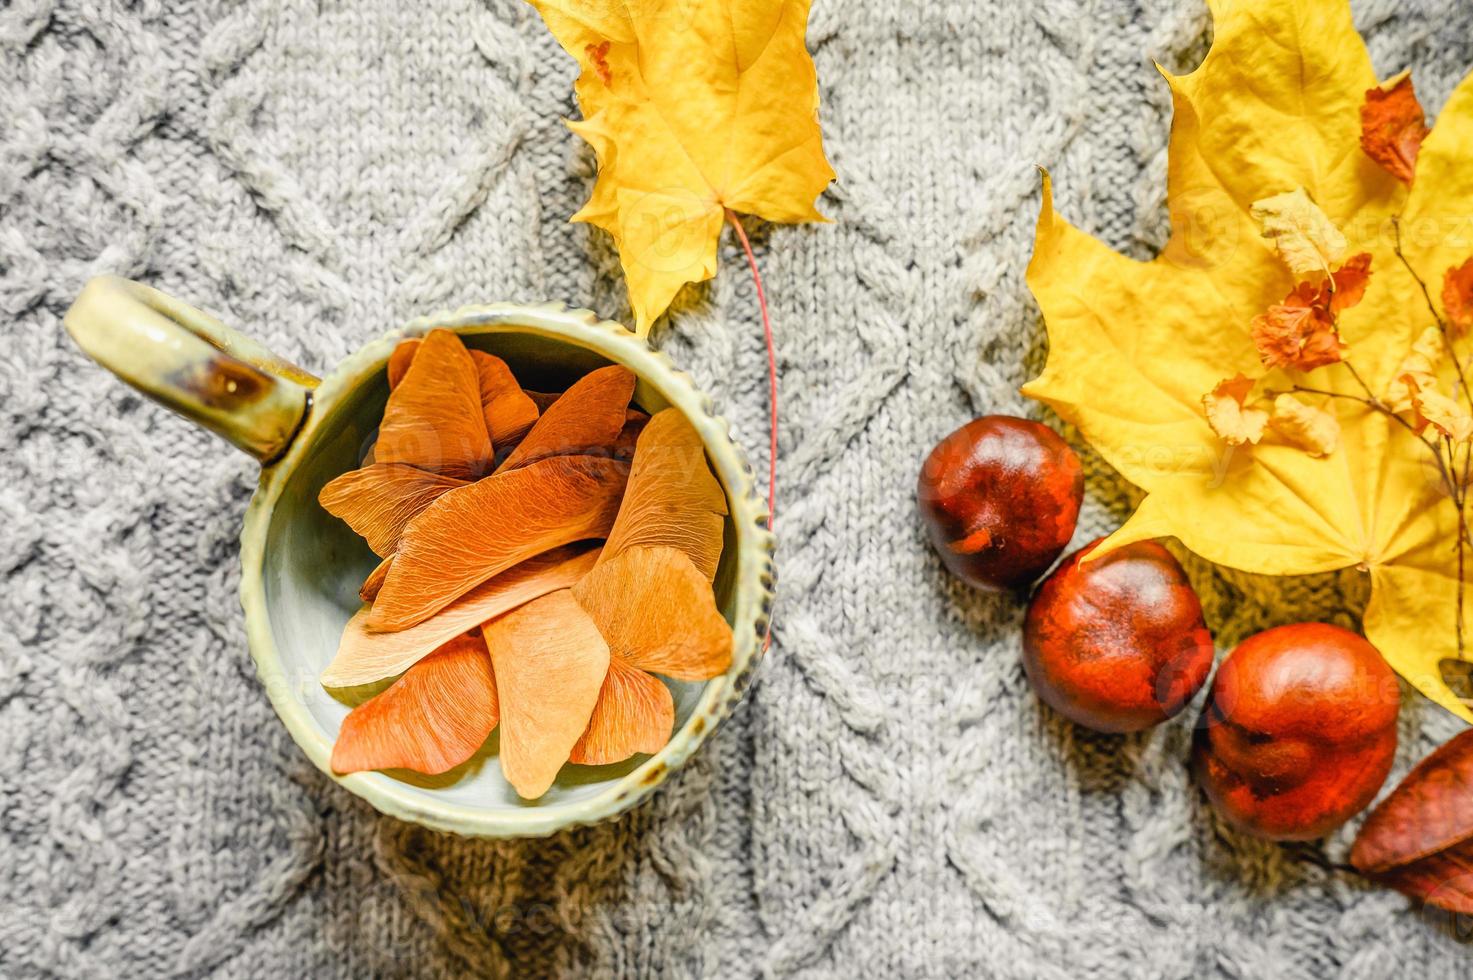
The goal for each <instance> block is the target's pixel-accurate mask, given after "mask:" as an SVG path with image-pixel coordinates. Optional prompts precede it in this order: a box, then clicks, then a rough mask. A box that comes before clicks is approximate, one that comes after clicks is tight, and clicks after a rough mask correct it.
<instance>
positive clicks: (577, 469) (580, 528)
mask: <svg viewBox="0 0 1473 980" xmlns="http://www.w3.org/2000/svg"><path fill="white" fill-rule="evenodd" d="M628 472H629V465H628V464H627V463H621V462H619V461H618V460H613V459H604V458H601V457H593V456H553V457H550V458H548V459H543V460H539V461H538V462H536V463H532V464H531V465H529V466H525V467H522V468H521V469H516V470H511V471H510V472H506V473H498V474H497V475H495V476H491V477H487V478H486V479H483V480H480V481H478V482H476V483H472V484H469V485H468V486H464V487H458V488H456V489H454V490H451V491H450V492H449V493H446V494H444V495H443V496H441V497H440V499H439V500H437V501H435V502H434V503H433V504H431V505H430V506H429V507H428V508H426V509H425V511H424V512H423V513H421V514H420V515H419V516H418V517H416V518H415V519H414V520H412V521H410V522H409V525H408V526H407V527H406V528H405V529H404V534H403V535H402V536H401V537H400V539H399V551H398V554H397V555H396V556H395V557H394V564H393V566H392V567H391V568H390V569H389V574H388V577H387V578H386V579H385V580H384V585H383V588H382V589H381V590H380V591H379V594H378V598H377V599H376V600H375V601H374V604H373V612H372V613H371V614H370V616H369V620H368V624H369V626H370V627H371V628H373V629H377V630H385V631H393V630H401V629H406V628H408V627H410V626H413V625H414V624H416V623H419V622H423V621H424V620H426V619H428V618H429V617H430V616H433V615H434V614H435V613H437V612H439V611H440V610H441V609H444V608H445V607H446V606H448V605H450V603H452V602H454V601H455V600H456V599H458V598H460V597H461V596H463V595H465V594H466V593H467V592H469V591H470V590H471V589H473V588H475V587H476V586H477V585H480V584H481V583H482V582H484V581H486V580H487V579H489V578H490V577H491V576H493V575H496V574H497V573H499V572H503V571H505V570H506V569H508V568H510V567H512V566H513V565H515V564H517V563H518V562H520V561H525V560H526V559H528V558H531V557H532V556H533V555H537V554H541V553H542V552H544V551H548V550H551V549H552V548H555V547H557V546H558V545H564V544H571V543H572V542H574V541H582V540H585V539H589V538H601V537H604V536H605V535H607V534H608V533H609V529H610V528H611V527H613V524H614V516H615V515H616V514H617V513H618V508H619V501H620V498H621V496H622V494H623V492H624V481H625V479H626V476H627V474H628Z"/></svg>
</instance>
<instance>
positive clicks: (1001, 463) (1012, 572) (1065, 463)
mask: <svg viewBox="0 0 1473 980" xmlns="http://www.w3.org/2000/svg"><path fill="white" fill-rule="evenodd" d="M1083 498H1084V471H1083V469H1082V467H1081V466H1080V465H1079V457H1077V456H1076V455H1074V451H1073V450H1072V449H1070V448H1069V446H1068V444H1066V443H1065V442H1064V440H1062V439H1060V438H1059V437H1058V435H1057V434H1055V433H1054V431H1053V430H1052V429H1050V428H1048V426H1045V425H1041V424H1039V423H1038V422H1034V421H1031V420H1029V419H1020V418H1013V417H1012V416H1007V415H987V416H984V417H982V418H979V419H974V420H973V421H971V422H968V423H967V424H966V425H964V426H962V427H961V428H960V429H957V430H956V431H955V432H953V433H952V434H951V435H949V436H947V437H946V438H945V439H942V440H941V442H939V443H937V445H936V448H934V449H932V450H931V453H930V455H929V456H927V457H926V462H925V464H924V465H923V466H922V467H921V474H920V479H919V480H918V481H917V486H916V501H917V504H918V505H919V507H920V511H921V516H922V518H923V519H924V521H925V525H926V530H927V532H928V533H929V534H930V538H931V543H932V544H933V545H934V546H935V548H936V551H937V552H938V553H939V554H940V555H941V560H942V562H943V563H944V564H945V565H946V567H947V568H948V569H950V570H951V572H952V573H953V574H954V575H956V576H957V577H958V578H960V579H962V581H964V582H966V583H967V584H968V585H971V586H974V587H976V588H979V589H987V590H994V591H995V590H1003V589H1009V588H1017V587H1020V586H1024V585H1027V584H1028V583H1030V582H1032V581H1033V580H1034V579H1036V578H1038V576H1039V575H1041V574H1043V572H1044V571H1045V570H1046V569H1047V568H1048V567H1049V565H1051V564H1053V562H1054V559H1056V558H1057V557H1058V556H1059V554H1060V553H1061V552H1062V551H1063V550H1064V547H1065V545H1067V544H1068V543H1069V539H1070V537H1072V536H1073V534H1074V524H1075V522H1076V521H1077V520H1078V518H1079V504H1080V502H1081V501H1082V500H1083Z"/></svg>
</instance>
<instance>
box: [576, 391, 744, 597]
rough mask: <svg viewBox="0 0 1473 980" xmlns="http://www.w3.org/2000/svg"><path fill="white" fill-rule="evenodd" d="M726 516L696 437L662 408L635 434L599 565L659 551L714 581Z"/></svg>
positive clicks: (676, 415)
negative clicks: (678, 555)
mask: <svg viewBox="0 0 1473 980" xmlns="http://www.w3.org/2000/svg"><path fill="white" fill-rule="evenodd" d="M726 511H727V508H726V494H725V493H724V492H723V491H722V489H721V484H720V483H718V482H717V481H716V477H715V476H714V475H713V474H712V473H711V467H710V465H709V464H708V463H707V462H706V446H705V444H704V443H702V442H701V436H700V434H699V433H698V432H696V430H695V427H694V426H693V425H691V423H690V419H688V418H686V417H685V416H684V415H683V414H681V412H680V411H678V410H677V409H674V408H667V409H665V410H664V411H662V412H657V413H656V414H655V416H654V418H652V419H650V421H649V422H648V423H647V424H646V425H645V426H644V428H643V431H641V432H640V434H639V439H638V442H636V443H635V447H634V462H633V464H632V465H631V466H630V468H629V486H628V488H627V489H626V490H625V491H624V501H623V503H621V504H620V505H619V516H618V517H617V518H616V519H615V520H614V526H613V529H612V530H610V531H609V539H608V541H607V542H606V544H605V546H604V553H603V556H602V557H601V558H600V559H599V560H600V561H601V562H604V561H611V560H613V559H614V558H617V557H618V556H619V555H621V554H623V553H624V552H625V551H626V550H627V549H629V548H634V547H637V546H642V545H649V546H660V545H664V546H669V547H672V548H677V549H679V550H680V551H682V552H684V553H685V555H686V556H687V557H688V558H690V560H691V561H692V562H693V563H694V564H695V566H696V568H698V569H700V571H701V574H703V575H704V576H705V577H706V581H707V582H710V581H713V580H714V579H715V578H716V566H717V563H718V562H719V561H720V560H721V547H722V531H723V527H724V525H725V518H726Z"/></svg>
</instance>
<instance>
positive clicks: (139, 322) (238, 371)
mask: <svg viewBox="0 0 1473 980" xmlns="http://www.w3.org/2000/svg"><path fill="white" fill-rule="evenodd" d="M63 322H64V323H65V324H66V328H67V332H68V333H70V334H71V335H72V339H73V340H75V341H76V342H77V346H79V347H81V348H82V350H83V351H84V352H86V353H87V355H88V356H89V357H91V358H92V359H93V360H95V361H96V362H97V363H99V364H101V365H102V366H103V367H105V368H107V369H108V370H109V371H111V372H113V373H114V374H116V375H117V376H118V377H120V378H122V379H123V380H124V381H126V382H128V383H129V384H130V385H132V386H133V387H134V388H137V389H138V390H139V391H141V392H143V393H144V394H145V395H147V396H148V397H150V398H152V399H153V400H154V401H157V402H159V403H160V404H162V405H164V406H166V407H168V408H171V409H173V410H174V411H175V412H178V413H179V414H180V415H182V416H184V417H185V418H187V419H189V420H191V421H193V422H197V423H199V424H200V425H202V426H204V427H205V428H207V429H209V430H210V431H212V432H215V433H218V434H219V435H221V436H224V437H225V438H226V439H227V440H229V441H230V442H231V443H232V444H234V445H235V446H237V447H239V448H240V449H243V450H245V451H246V452H248V453H250V454H251V455H252V456H254V457H255V458H256V459H258V460H260V461H261V463H262V465H265V464H267V463H270V462H272V461H274V460H276V459H277V458H279V457H280V456H281V455H282V454H283V453H285V452H286V450H287V447H288V446H290V445H291V442H292V439H293V438H294V437H295V436H296V434H297V432H298V431H299V430H300V429H301V427H302V423H303V422H304V421H305V420H306V418H307V412H308V410H309V409H310V407H311V404H312V389H314V388H316V387H317V384H318V380H317V378H315V377H313V376H312V375H310V374H308V373H307V372H306V371H303V370H302V369H301V368H299V367H297V366H296V365H295V364H292V363H291V362H290V361H286V360H283V359H282V358H280V357H277V356H276V355H275V354H273V353H271V352H270V351H268V350H267V349H266V348H264V347H262V346H261V345H260V344H258V343H256V342H255V341H254V340H251V339H250V338H249V337H245V336H242V335H241V334H238V333H236V332H235V331H234V330H231V329H230V328H229V327H227V326H225V324H223V323H221V322H220V321H219V320H216V319H215V318H214V317H212V316H210V315H209V314H208V313H204V312H202V311H200V310H197V309H195V308H194V307H192V306H189V305H188V304H186V303H181V302H179V301H178V300H177V299H174V298H173V297H171V296H168V295H166V294H164V293H161V292H159V291H158V290H157V289H154V288H153V287H151V286H145V285H143V284H142V283H140V282H133V281H131V280H128V279H122V278H119V277H118V276H98V277H97V278H95V279H92V280H91V281H89V282H88V283H87V285H86V286H84V287H83V288H82V292H81V294H80V295H79V296H78V297H77V300H76V302H75V303H73V304H72V307H71V309H70V310H68V311H67V314H66V317H65V320H64V321H63Z"/></svg>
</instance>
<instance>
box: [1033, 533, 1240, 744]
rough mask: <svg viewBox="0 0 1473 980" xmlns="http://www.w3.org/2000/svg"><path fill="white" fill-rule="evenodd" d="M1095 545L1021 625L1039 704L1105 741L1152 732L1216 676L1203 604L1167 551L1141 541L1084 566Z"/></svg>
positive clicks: (1069, 564)
mask: <svg viewBox="0 0 1473 980" xmlns="http://www.w3.org/2000/svg"><path fill="white" fill-rule="evenodd" d="M1097 544H1099V542H1098V541H1095V542H1093V543H1091V544H1089V545H1086V546H1085V547H1083V548H1081V549H1080V550H1078V551H1076V552H1075V553H1074V554H1072V555H1070V556H1069V557H1068V558H1066V559H1065V560H1064V562H1063V564H1061V565H1060V566H1059V567H1058V568H1057V569H1056V570H1055V571H1054V573H1053V574H1052V575H1050V576H1049V577H1048V578H1047V579H1045V580H1044V582H1043V584H1042V585H1040V586H1039V587H1038V591H1037V592H1036V593H1034V596H1033V601H1032V602H1031V603H1029V605H1028V617H1027V619H1026V620H1025V621H1024V625H1023V667H1024V669H1025V670H1026V671H1027V673H1028V680H1029V682H1030V683H1031V684H1032V685H1033V689H1034V691H1036V692H1037V693H1038V696H1039V697H1040V698H1042V699H1043V700H1044V701H1045V702H1047V703H1048V704H1049V705H1050V706H1052V707H1053V708H1054V709H1055V710H1056V711H1058V712H1059V713H1060V714H1062V715H1064V716H1065V717H1066V718H1068V719H1070V720H1071V721H1074V722H1076V723H1077V724H1080V725H1083V726H1085V727H1086V728H1092V729H1094V730H1096V731H1101V732H1136V731H1141V730H1143V729H1146V728H1150V727H1151V726H1152V725H1158V724H1160V723H1161V722H1163V721H1165V720H1166V719H1167V718H1170V717H1171V716H1173V715H1175V714H1176V713H1177V712H1179V711H1181V709H1182V708H1183V707H1184V706H1185V705H1186V703H1187V702H1188V701H1190V700H1191V699H1192V696H1193V695H1194V694H1196V693H1197V691H1198V690H1200V689H1201V687H1202V685H1203V683H1205V682H1206V680H1207V675H1208V674H1209V673H1211V672H1212V658H1213V648H1212V634H1211V633H1209V632H1208V631H1207V624H1206V623H1205V622H1204V621H1203V619H1202V604H1201V602H1200V601H1199V600H1198V599H1197V593H1196V590H1194V589H1193V588H1192V583H1191V582H1189V581H1187V576H1186V573H1185V572H1183V571H1182V567H1181V565H1180V564H1179V563H1178V562H1177V560H1176V559H1175V558H1174V557H1172V555H1171V552H1169V551H1167V550H1166V549H1165V548H1163V547H1161V545H1159V544H1157V543H1156V542H1154V541H1137V542H1134V543H1132V544H1127V545H1125V546H1123V547H1121V548H1117V549H1115V550H1114V551H1111V552H1109V553H1108V554H1105V555H1101V556H1099V557H1097V558H1094V559H1091V560H1088V561H1085V560H1082V559H1084V557H1085V556H1086V555H1087V554H1088V553H1089V552H1090V551H1091V550H1092V549H1093V548H1094V547H1095V545H1097Z"/></svg>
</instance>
